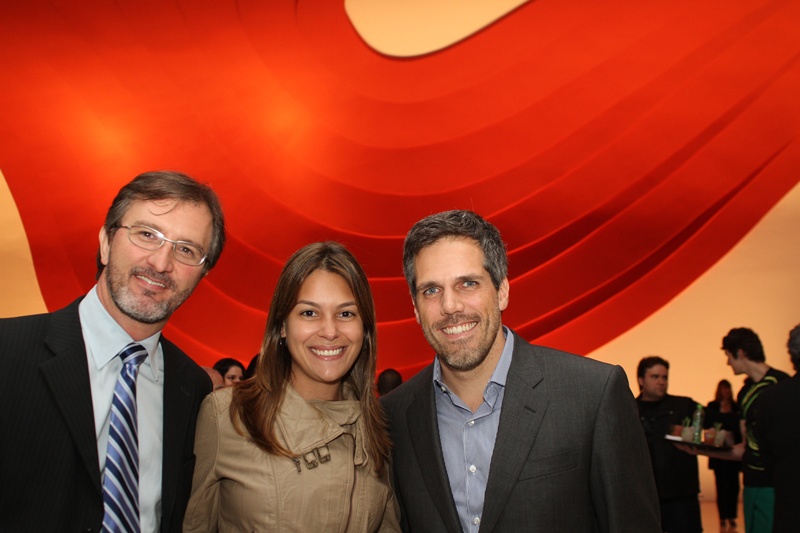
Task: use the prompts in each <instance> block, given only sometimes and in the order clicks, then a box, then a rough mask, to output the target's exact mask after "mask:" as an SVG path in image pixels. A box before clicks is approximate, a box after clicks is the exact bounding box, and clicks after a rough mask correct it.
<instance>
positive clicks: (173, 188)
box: [97, 170, 225, 278]
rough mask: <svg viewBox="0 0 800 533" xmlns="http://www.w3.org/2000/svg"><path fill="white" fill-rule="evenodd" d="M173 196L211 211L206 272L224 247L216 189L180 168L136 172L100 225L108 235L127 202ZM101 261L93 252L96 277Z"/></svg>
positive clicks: (125, 210)
mask: <svg viewBox="0 0 800 533" xmlns="http://www.w3.org/2000/svg"><path fill="white" fill-rule="evenodd" d="M164 199H174V200H178V201H180V202H188V203H190V204H195V205H205V206H206V207H208V210H209V211H210V212H211V245H210V246H209V249H208V250H206V260H205V261H204V262H203V272H208V271H209V270H211V269H212V268H214V265H216V264H217V261H218V260H219V256H220V255H221V254H222V249H223V248H224V247H225V217H224V215H223V213H222V205H221V204H220V201H219V198H218V197H217V193H215V192H214V190H213V189H212V188H211V187H210V186H208V185H206V184H205V183H200V182H199V181H197V180H196V179H194V178H193V177H191V176H189V175H187V174H183V173H181V172H174V171H168V170H159V171H153V172H145V173H143V174H139V175H138V176H136V177H135V178H133V180H131V181H130V183H128V184H127V185H124V186H123V187H122V188H121V189H120V190H119V192H118V193H117V196H116V197H115V198H114V201H113V202H111V207H109V208H108V213H107V214H106V220H105V222H104V223H103V227H104V228H105V230H106V234H107V235H108V236H109V237H111V235H113V233H114V232H115V231H116V230H117V229H118V228H119V224H120V221H121V220H122V217H124V216H125V213H127V212H128V209H129V208H130V206H131V203H133V202H137V201H142V200H164ZM104 268H105V265H103V263H102V261H101V260H100V251H99V250H98V252H97V277H98V278H99V277H100V274H101V273H102V272H103V269H104Z"/></svg>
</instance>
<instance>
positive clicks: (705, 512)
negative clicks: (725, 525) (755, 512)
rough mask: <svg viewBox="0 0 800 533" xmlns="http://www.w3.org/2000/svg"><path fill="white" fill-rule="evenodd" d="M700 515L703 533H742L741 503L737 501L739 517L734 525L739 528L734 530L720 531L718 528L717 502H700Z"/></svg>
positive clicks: (742, 516)
mask: <svg viewBox="0 0 800 533" xmlns="http://www.w3.org/2000/svg"><path fill="white" fill-rule="evenodd" d="M700 513H701V515H702V518H703V533H719V532H721V531H724V532H726V533H732V532H733V531H736V533H744V515H743V512H742V502H741V500H740V501H739V516H738V517H737V519H736V524H737V526H739V527H738V528H737V529H735V530H731V529H720V527H719V514H718V513H717V502H716V501H715V500H701V501H700Z"/></svg>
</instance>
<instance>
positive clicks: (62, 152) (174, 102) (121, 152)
mask: <svg viewBox="0 0 800 533" xmlns="http://www.w3.org/2000/svg"><path fill="white" fill-rule="evenodd" d="M798 27H800V7H799V6H798V3H797V2H794V1H765V0H743V1H741V2H721V1H716V2H703V3H700V4H698V3H697V2H688V1H672V2H646V3H637V2H631V1H622V0H610V1H608V2H603V3H593V2H581V1H578V2H563V1H561V2H558V1H533V2H528V3H526V4H524V5H522V6H521V7H519V8H517V9H515V10H514V11H512V12H511V13H509V14H508V15H507V16H505V17H503V18H500V19H499V20H497V21H496V22H494V23H493V24H491V25H489V26H487V27H486V28H484V29H483V30H481V31H479V32H477V33H475V34H473V35H470V36H469V37H468V38H466V39H464V40H462V41H459V42H457V43H455V44H454V45H452V46H450V47H447V48H444V49H441V50H438V51H433V52H431V53H428V54H425V55H421V56H416V57H407V58H395V57H391V56H388V55H384V54H381V53H380V52H378V51H376V50H375V49H373V48H372V47H371V46H370V45H368V44H367V43H366V42H364V40H362V38H361V37H360V36H359V34H358V32H357V31H356V28H355V27H354V25H353V24H352V23H351V21H350V20H349V19H348V16H347V13H346V12H345V9H344V8H343V5H342V4H340V3H336V2H323V1H320V0H317V1H303V0H297V1H291V2H290V1H277V0H276V1H270V2H256V1H253V0H242V1H239V2H226V1H219V2H210V3H197V2H186V1H171V2H153V1H146V2H131V1H129V0H123V1H121V2H115V3H113V4H109V3H106V2H98V1H88V2H68V1H62V2H44V1H42V0H34V1H31V2H25V3H22V2H6V3H4V5H3V6H2V7H0V81H1V82H2V90H0V106H1V107H2V109H3V118H2V119H0V170H2V173H3V175H4V177H5V180H6V182H7V185H8V190H9V191H10V195H11V197H12V198H13V205H15V206H16V209H17V210H18V213H19V219H20V220H21V222H22V225H23V227H24V234H25V237H26V240H27V244H28V245H29V246H30V252H31V257H32V260H33V264H34V266H35V271H36V280H37V282H38V288H39V290H40V291H41V295H42V298H43V301H44V303H45V305H46V307H47V308H48V309H51V310H52V309H56V308H58V307H61V306H63V305H65V304H66V303H68V302H70V301H71V300H73V299H74V298H75V297H76V296H78V295H79V294H82V293H84V292H86V291H87V290H88V289H89V288H90V287H91V286H92V284H93V283H94V261H93V258H94V253H95V251H96V246H97V244H96V243H97V241H96V239H97V231H98V229H99V226H100V224H101V222H102V219H103V216H104V214H105V210H106V209H107V207H108V203H109V202H110V199H111V198H112V197H113V195H114V193H115V192H116V190H117V189H118V188H119V187H120V186H121V185H122V184H123V183H124V182H125V181H127V180H128V179H130V178H132V177H133V176H134V175H135V174H138V173H139V172H142V171H144V170H150V169H156V168H172V169H179V170H182V171H185V172H188V173H190V174H192V175H194V176H196V177H198V178H199V179H201V180H203V181H208V182H210V183H211V184H212V185H213V186H214V188H215V189H216V190H217V191H218V192H219V193H220V195H221V197H222V200H223V203H224V206H225V208H226V213H227V217H228V223H229V230H230V233H229V237H230V238H229V243H230V244H229V246H228V248H227V249H226V251H225V253H224V255H223V257H222V260H221V262H220V264H219V266H218V267H217V268H216V269H215V270H214V271H213V272H212V273H211V275H209V276H208V278H207V279H206V281H204V282H203V283H202V284H201V285H200V287H199V288H198V290H197V291H196V293H195V295H194V296H193V297H192V298H191V299H190V300H189V301H188V302H187V304H186V305H185V306H184V307H183V308H182V309H181V310H180V311H179V312H178V313H177V314H176V316H175V317H174V318H173V320H171V321H170V324H169V326H168V327H167V329H166V331H165V334H166V335H167V336H169V337H170V338H171V339H172V340H173V341H175V342H177V343H178V344H179V345H181V346H182V347H183V348H184V349H186V350H187V351H188V352H189V353H191V354H192V355H193V356H194V357H195V359H196V360H197V361H198V362H201V363H203V364H209V363H212V362H213V361H215V360H216V359H218V358H220V357H223V356H231V355H232V356H235V357H238V358H239V359H241V360H243V361H246V360H248V359H249V357H250V355H252V354H253V353H255V351H256V350H257V349H258V347H259V344H260V337H261V334H262V331H263V324H264V321H265V313H266V308H267V306H268V301H269V298H270V295H271V291H272V288H273V286H274V282H275V279H276V277H277V274H278V272H279V270H280V268H281V266H282V264H283V261H284V260H285V259H286V257H288V255H289V254H291V253H292V252H293V251H294V250H296V249H297V248H299V247H300V246H302V245H304V244H306V243H307V242H310V241H316V240H323V239H335V240H339V241H341V242H343V243H345V244H346V245H347V246H349V247H350V248H351V249H352V250H353V251H354V253H355V254H356V256H357V257H358V258H359V259H360V260H361V262H362V263H363V265H364V267H365V269H366V271H367V273H368V275H369V276H370V279H371V282H372V285H373V290H374V292H375V298H376V302H377V312H378V319H379V322H380V325H379V334H380V360H379V366H380V367H381V368H385V367H388V366H394V367H396V368H400V369H402V370H403V371H404V372H405V373H406V374H407V375H408V374H410V373H413V372H414V371H415V370H416V369H418V368H420V367H421V366H422V365H424V364H427V363H428V362H429V361H430V358H431V353H430V349H429V347H428V346H427V344H426V343H425V340H424V338H423V337H422V335H421V333H420V331H419V327H418V326H417V324H416V323H415V321H414V318H413V313H412V308H411V305H410V301H409V297H408V294H407V288H406V286H405V282H404V281H403V279H402V270H401V263H400V261H401V247H402V239H403V236H404V234H405V232H406V231H407V230H408V228H409V227H410V226H411V224H413V222H415V221H416V220H418V219H419V218H421V217H423V216H425V215H427V214H429V213H432V212H435V211H440V210H443V209H452V208H468V209H473V210H475V211H477V212H479V213H481V214H482V215H483V216H485V217H487V218H488V219H489V220H491V221H492V222H493V223H495V224H496V225H497V226H498V227H499V228H500V229H501V231H502V233H503V235H504V238H505V239H506V241H507V243H508V247H509V251H510V279H511V291H512V292H511V294H512V296H511V298H512V300H511V301H512V303H511V305H510V307H509V309H508V311H507V312H506V313H505V316H504V321H505V323H506V324H507V325H509V326H511V327H512V328H514V329H515V330H517V331H518V332H519V333H520V334H521V335H523V336H524V337H525V338H527V339H529V340H531V341H538V342H540V343H543V344H548V345H551V346H556V347H559V348H563V349H566V350H569V351H573V352H576V353H581V354H585V353H589V352H593V351H595V350H599V349H601V347H603V346H604V345H607V343H610V342H613V341H614V340H615V339H618V338H619V337H620V336H621V335H623V334H625V332H628V331H630V330H631V329H632V328H634V326H637V325H638V324H641V323H642V322H643V321H644V320H645V319H647V317H650V316H651V315H652V314H653V313H654V312H656V311H657V310H659V309H662V308H663V307H664V306H665V305H666V304H668V303H669V302H671V301H672V300H673V299H675V298H676V297H677V296H678V295H680V294H681V293H682V292H683V291H685V290H686V289H687V287H690V286H691V285H692V284H693V283H694V282H696V280H698V279H699V278H701V277H702V276H703V275H704V274H706V273H708V272H709V269H711V267H712V266H713V265H715V264H716V263H717V262H718V261H719V260H720V259H721V258H723V257H725V256H726V254H728V253H729V252H730V251H731V250H732V249H733V248H734V247H735V246H736V245H737V243H740V242H741V240H742V239H743V237H745V235H747V234H748V232H750V231H751V230H752V229H753V228H754V227H755V226H756V224H757V223H758V222H759V220H761V219H762V217H764V216H765V215H766V214H767V213H768V212H770V210H771V209H773V207H774V206H775V205H776V204H777V203H778V202H779V201H780V200H781V199H782V198H784V196H785V195H787V193H789V191H791V190H792V189H793V188H794V187H795V186H797V184H798V182H800V150H799V149H798V142H797V138H798V133H799V132H800V98H798V97H797V95H798V94H800V63H798V60H799V59H800V32H798V31H797V28H798ZM407 37H408V38H409V39H413V38H414V37H415V35H414V28H412V27H410V28H408V32H407ZM0 245H2V243H0ZM3 246H5V245H3ZM795 281H796V278H795ZM797 288H798V287H797V286H793V287H787V289H793V290H796V289H797ZM795 309H797V307H796V306H795ZM798 314H799V315H800V313H798ZM786 320H787V321H788V327H786V328H785V329H784V331H788V329H789V327H791V325H793V324H794V323H795V322H796V321H797V316H790V317H787V318H786ZM745 321H746V317H745ZM732 325H740V324H731V326H732ZM745 325H746V324H745ZM781 327H783V325H781ZM722 334H724V331H714V332H713V335H714V337H715V338H716V339H718V338H721V336H722ZM715 342H718V340H716V341H715ZM716 348H717V347H716V346H714V349H716ZM636 355H637V356H640V355H645V354H636ZM778 366H780V365H778ZM628 373H629V374H630V373H631V369H630V368H628ZM721 377H726V376H725V375H723V376H721ZM676 392H679V391H676ZM698 399H702V400H703V401H705V399H704V398H698Z"/></svg>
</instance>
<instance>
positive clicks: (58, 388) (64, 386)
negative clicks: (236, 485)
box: [0, 299, 211, 532]
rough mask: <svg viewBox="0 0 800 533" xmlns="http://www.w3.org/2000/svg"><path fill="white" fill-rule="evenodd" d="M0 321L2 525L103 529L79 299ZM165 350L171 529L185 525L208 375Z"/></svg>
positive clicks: (166, 501)
mask: <svg viewBox="0 0 800 533" xmlns="http://www.w3.org/2000/svg"><path fill="white" fill-rule="evenodd" d="M79 302H80V299H79V300H76V301H75V302H73V303H72V304H71V305H69V306H68V307H65V308H64V309H61V310H59V311H55V312H53V313H48V314H43V315H34V316H26V317H19V318H10V319H2V320H0V481H2V483H0V531H3V532H16V531H26V532H27V531H37V532H50V531H52V532H56V531H57V532H69V531H76V532H77V531H100V526H101V523H102V521H103V489H102V486H101V477H100V467H99V463H98V458H97V439H96V436H95V428H94V415H93V407H92V392H91V386H90V384H89V370H88V367H87V362H86V347H85V346H84V343H83V334H82V333H81V324H80V318H79V316H78V304H79ZM161 346H162V349H163V352H164V457H163V475H162V482H161V490H162V495H161V498H162V500H161V504H162V519H161V531H162V532H169V531H174V532H179V531H180V530H181V522H182V521H183V513H184V511H185V510H186V503H187V501H188V499H189V491H190V490H191V483H192V473H193V471H194V433H195V422H196V418H197V411H198V410H199V408H200V402H201V401H202V400H203V398H204V397H205V396H206V394H208V393H209V392H210V391H211V381H210V379H209V378H208V375H207V374H206V373H205V372H204V371H203V370H202V369H201V368H199V367H198V366H197V365H196V364H195V363H194V362H193V361H192V360H191V359H190V358H189V357H188V356H186V354H184V353H183V352H182V351H181V350H180V349H179V348H178V347H177V346H175V345H174V344H172V343H171V342H169V341H168V340H166V339H165V338H164V337H163V336H162V338H161Z"/></svg>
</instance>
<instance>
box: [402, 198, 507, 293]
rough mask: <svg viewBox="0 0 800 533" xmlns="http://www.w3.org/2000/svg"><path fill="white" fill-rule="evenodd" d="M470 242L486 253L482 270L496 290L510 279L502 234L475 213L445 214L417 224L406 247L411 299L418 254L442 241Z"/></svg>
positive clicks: (449, 212) (410, 233)
mask: <svg viewBox="0 0 800 533" xmlns="http://www.w3.org/2000/svg"><path fill="white" fill-rule="evenodd" d="M444 238H452V239H457V238H467V239H472V240H473V241H475V242H476V243H477V244H478V246H479V247H480V248H481V250H482V251H483V267H484V268H485V269H486V271H487V272H488V273H489V276H490V277H491V278H492V284H493V285H494V287H495V289H499V288H500V284H501V283H502V282H503V280H504V279H505V278H506V277H508V255H507V253H506V245H505V243H504V242H503V239H502V237H501V236H500V231H499V230H498V229H497V228H496V227H495V226H493V225H492V224H490V223H489V222H487V221H486V220H484V219H483V217H481V216H480V215H478V214H477V213H473V212H472V211H462V210H455V211H444V212H441V213H437V214H435V215H430V216H428V217H425V218H423V219H422V220H420V221H419V222H417V223H416V224H414V225H413V226H412V227H411V229H410V230H409V232H408V234H407V235H406V239H405V242H404V243H403V274H404V275H405V277H406V282H407V283H408V288H409V290H410V291H411V297H412V298H415V293H416V292H417V273H416V271H415V269H414V259H416V257H417V254H419V252H420V251H421V250H422V249H423V248H425V247H426V246H430V245H432V244H434V243H436V242H438V241H439V240H440V239H444Z"/></svg>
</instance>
